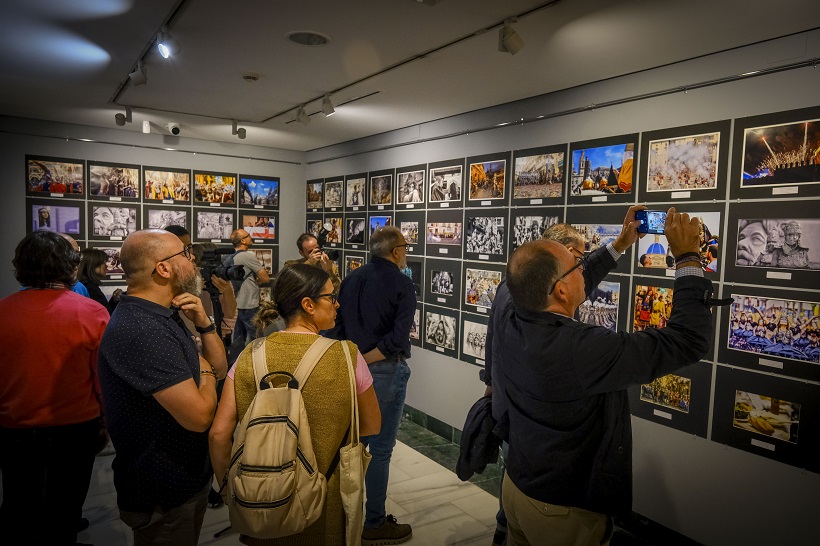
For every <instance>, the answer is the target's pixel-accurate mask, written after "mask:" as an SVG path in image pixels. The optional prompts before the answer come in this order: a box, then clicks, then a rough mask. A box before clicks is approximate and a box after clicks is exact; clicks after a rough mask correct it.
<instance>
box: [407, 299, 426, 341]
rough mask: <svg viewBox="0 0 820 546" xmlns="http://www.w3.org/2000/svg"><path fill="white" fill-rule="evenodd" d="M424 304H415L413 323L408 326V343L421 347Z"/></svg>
mask: <svg viewBox="0 0 820 546" xmlns="http://www.w3.org/2000/svg"><path fill="white" fill-rule="evenodd" d="M423 316H424V306H423V305H422V304H421V303H417V304H416V313H415V314H414V315H413V324H412V325H411V326H410V344H411V345H415V346H416V347H421V340H422V339H424V321H423V320H421V318H422V317H423Z"/></svg>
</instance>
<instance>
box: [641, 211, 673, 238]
mask: <svg viewBox="0 0 820 546" xmlns="http://www.w3.org/2000/svg"><path fill="white" fill-rule="evenodd" d="M635 219H636V220H638V221H640V222H641V225H639V226H638V233H653V234H658V235H663V226H664V225H665V224H666V213H665V212H661V211H659V210H639V211H637V212H636V213H635Z"/></svg>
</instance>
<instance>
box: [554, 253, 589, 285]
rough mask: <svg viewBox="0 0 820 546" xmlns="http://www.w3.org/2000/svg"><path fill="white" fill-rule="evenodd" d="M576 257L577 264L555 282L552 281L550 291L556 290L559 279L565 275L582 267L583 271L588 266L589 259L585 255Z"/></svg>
mask: <svg viewBox="0 0 820 546" xmlns="http://www.w3.org/2000/svg"><path fill="white" fill-rule="evenodd" d="M575 259H576V260H578V261H577V262H576V263H575V265H573V266H572V267H570V268H569V271H567V272H566V273H564V274H563V275H561V276H560V277H558V278H557V279H555V282H554V283H552V287H551V288H550V291H549V293H550V294H552V291H553V290H555V287H556V285H557V284H558V281H560V280H562V279H563V278H564V277H566V276H567V275H569V274H570V273H572V272H573V271H575V270H576V269H580V270H581V271H585V270H586V268H587V259H586V257H585V256H575Z"/></svg>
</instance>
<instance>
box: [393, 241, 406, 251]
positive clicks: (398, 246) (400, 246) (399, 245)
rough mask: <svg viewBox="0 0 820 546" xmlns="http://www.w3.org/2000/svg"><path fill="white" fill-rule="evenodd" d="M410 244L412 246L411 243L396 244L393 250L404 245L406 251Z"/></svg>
mask: <svg viewBox="0 0 820 546" xmlns="http://www.w3.org/2000/svg"><path fill="white" fill-rule="evenodd" d="M409 246H410V243H404V244H403V245H396V246H394V247H393V250H396V249H397V248H401V247H404V250H405V251H406V250H407V247H409Z"/></svg>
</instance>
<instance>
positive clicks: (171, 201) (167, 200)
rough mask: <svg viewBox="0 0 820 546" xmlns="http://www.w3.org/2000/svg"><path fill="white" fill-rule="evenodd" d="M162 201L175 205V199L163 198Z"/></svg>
mask: <svg viewBox="0 0 820 546" xmlns="http://www.w3.org/2000/svg"><path fill="white" fill-rule="evenodd" d="M162 202H163V203H164V204H166V205H173V204H174V200H173V199H163V200H162Z"/></svg>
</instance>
